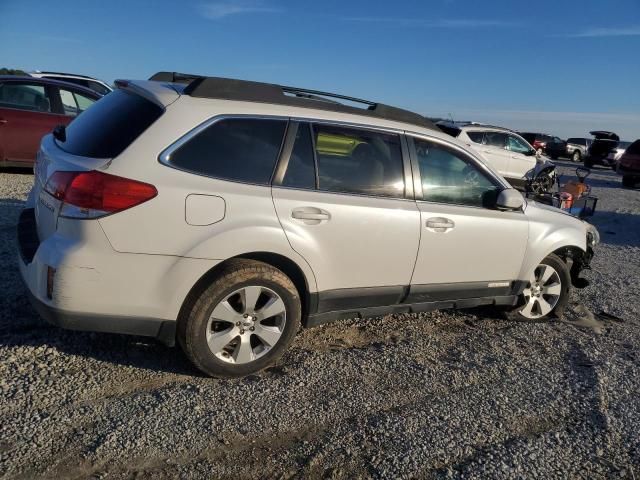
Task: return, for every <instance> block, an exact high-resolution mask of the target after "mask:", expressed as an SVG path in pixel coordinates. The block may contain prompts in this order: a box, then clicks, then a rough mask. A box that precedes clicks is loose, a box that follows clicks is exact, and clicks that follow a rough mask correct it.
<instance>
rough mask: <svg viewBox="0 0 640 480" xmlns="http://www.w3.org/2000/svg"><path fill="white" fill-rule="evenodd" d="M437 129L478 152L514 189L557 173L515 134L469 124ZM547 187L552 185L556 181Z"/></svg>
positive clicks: (445, 124) (454, 123)
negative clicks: (529, 181) (534, 179)
mask: <svg viewBox="0 0 640 480" xmlns="http://www.w3.org/2000/svg"><path fill="white" fill-rule="evenodd" d="M437 125H438V127H439V128H440V129H441V130H442V131H443V132H445V133H448V134H449V135H451V136H453V137H455V138H457V139H458V140H460V141H461V142H463V143H464V144H465V145H467V146H468V147H470V148H472V149H473V150H475V151H476V152H477V154H478V155H480V157H482V158H484V159H485V160H486V161H487V163H488V164H489V165H491V167H492V168H494V169H495V170H496V171H497V172H498V173H499V174H500V175H502V176H503V177H504V178H505V179H506V180H507V181H508V182H509V183H510V184H511V185H513V186H514V187H524V186H525V183H526V182H527V181H528V180H529V179H530V177H531V176H533V177H538V176H539V175H541V174H544V175H549V172H554V170H555V168H551V169H549V167H550V166H551V167H553V165H552V164H550V163H549V162H545V161H543V160H541V159H540V157H539V156H538V155H536V150H535V149H534V148H533V147H532V146H531V145H530V144H529V143H527V141H526V140H525V139H524V138H523V137H521V136H520V135H519V134H518V133H516V132H514V131H512V130H508V129H506V128H502V127H496V126H492V125H483V124H480V123H468V122H458V123H456V122H438V123H437ZM552 175H555V173H552ZM548 183H549V184H550V185H552V184H553V183H554V178H551V179H550V181H549V182H548Z"/></svg>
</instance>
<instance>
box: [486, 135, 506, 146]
mask: <svg viewBox="0 0 640 480" xmlns="http://www.w3.org/2000/svg"><path fill="white" fill-rule="evenodd" d="M484 143H485V145H490V146H492V147H498V148H506V147H507V134H506V133H502V132H485V134H484Z"/></svg>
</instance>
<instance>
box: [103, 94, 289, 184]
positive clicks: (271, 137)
mask: <svg viewBox="0 0 640 480" xmlns="http://www.w3.org/2000/svg"><path fill="white" fill-rule="evenodd" d="M110 96H111V94H109V95H107V96H106V97H104V98H105V99H108V98H109V97H110ZM286 126H287V121H286V120H271V119H255V118H227V119H222V120H219V121H217V122H215V123H213V124H212V125H210V126H208V127H207V128H206V129H204V130H203V131H201V132H200V133H198V134H197V135H196V136H194V137H193V138H191V139H190V140H188V141H187V142H186V143H184V144H183V145H181V146H180V147H179V148H178V149H177V150H175V151H174V152H173V153H171V155H170V157H169V163H170V164H171V165H173V166H175V167H177V168H180V169H182V170H187V171H190V172H193V173H197V174H200V175H206V176H208V177H215V178H220V179H223V180H231V181H237V182H246V183H255V184H259V185H268V184H269V182H270V180H271V174H272V173H273V169H274V167H275V165H276V161H277V160H278V154H279V153H280V146H281V145H282V139H283V137H284V132H285V129H286Z"/></svg>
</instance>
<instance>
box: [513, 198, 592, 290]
mask: <svg viewBox="0 0 640 480" xmlns="http://www.w3.org/2000/svg"><path fill="white" fill-rule="evenodd" d="M525 214H526V215H527V216H528V217H529V242H528V246H527V252H526V254H525V258H524V261H523V263H522V268H521V270H520V279H522V280H526V279H528V278H530V276H531V273H532V272H533V270H534V269H535V268H536V267H537V266H538V265H539V264H540V262H541V261H542V260H543V259H544V258H545V257H547V256H548V255H550V254H552V253H553V252H556V251H558V250H561V249H563V248H572V249H578V250H580V251H581V252H582V253H587V226H586V224H585V223H584V222H583V221H581V220H579V219H577V218H575V217H573V216H571V215H568V214H565V213H564V212H562V211H560V210H558V209H556V208H553V207H549V206H546V205H539V204H536V202H529V204H528V205H527V208H526V209H525Z"/></svg>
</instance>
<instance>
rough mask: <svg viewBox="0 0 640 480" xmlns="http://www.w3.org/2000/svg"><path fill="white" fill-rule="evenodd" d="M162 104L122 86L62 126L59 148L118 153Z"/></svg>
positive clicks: (90, 154) (156, 114)
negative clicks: (64, 126)
mask: <svg viewBox="0 0 640 480" xmlns="http://www.w3.org/2000/svg"><path fill="white" fill-rule="evenodd" d="M163 111H164V110H163V109H162V107H160V106H159V105H156V104H155V103H153V102H151V101H149V100H147V99H145V98H143V97H141V96H140V95H136V94H134V93H131V92H127V91H125V90H116V91H114V92H112V93H110V94H109V95H106V96H104V97H103V98H101V99H100V101H98V102H96V103H95V104H94V105H93V106H92V107H91V108H89V109H88V110H87V111H86V112H83V113H82V115H79V116H78V118H76V119H75V120H74V121H73V122H71V123H70V124H69V125H68V126H67V129H66V133H67V139H66V141H65V142H60V141H59V140H56V142H57V143H58V145H59V146H60V148H62V149H63V150H65V151H67V152H69V153H71V154H73V155H79V156H81V157H93V158H114V157H117V156H118V155H120V153H122V151H123V150H124V149H125V148H127V147H128V146H129V145H130V144H131V143H132V142H133V141H134V140H135V139H136V138H138V137H139V136H140V134H141V133H142V132H144V131H145V130H146V129H147V128H148V127H149V126H150V125H151V124H152V123H153V122H155V121H156V120H157V119H158V117H160V115H162V113H163Z"/></svg>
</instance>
